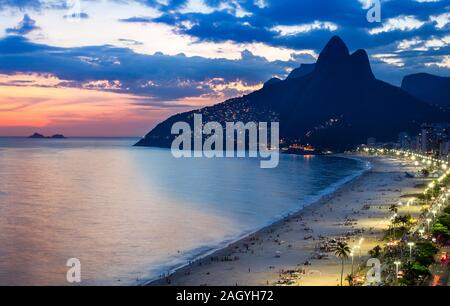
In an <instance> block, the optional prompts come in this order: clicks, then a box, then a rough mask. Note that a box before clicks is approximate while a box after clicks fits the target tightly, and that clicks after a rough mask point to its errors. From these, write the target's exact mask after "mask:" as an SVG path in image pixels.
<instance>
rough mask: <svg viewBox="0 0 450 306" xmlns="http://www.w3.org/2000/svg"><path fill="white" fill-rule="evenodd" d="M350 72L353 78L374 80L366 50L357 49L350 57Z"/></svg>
mask: <svg viewBox="0 0 450 306" xmlns="http://www.w3.org/2000/svg"><path fill="white" fill-rule="evenodd" d="M350 61H351V65H352V72H353V74H354V75H355V76H357V77H358V78H360V79H362V78H365V79H374V78H375V76H374V75H373V72H372V68H371V67H370V61H369V56H368V55H367V52H366V50H363V49H358V50H356V51H355V52H354V53H353V54H352V55H351V56H350Z"/></svg>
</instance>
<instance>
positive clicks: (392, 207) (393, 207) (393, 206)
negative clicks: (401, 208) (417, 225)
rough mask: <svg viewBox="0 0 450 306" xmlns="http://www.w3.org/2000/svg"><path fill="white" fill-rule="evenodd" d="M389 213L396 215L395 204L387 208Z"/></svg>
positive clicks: (396, 207)
mask: <svg viewBox="0 0 450 306" xmlns="http://www.w3.org/2000/svg"><path fill="white" fill-rule="evenodd" d="M389 211H391V212H393V213H395V214H396V213H398V206H397V205H396V204H394V205H391V207H389Z"/></svg>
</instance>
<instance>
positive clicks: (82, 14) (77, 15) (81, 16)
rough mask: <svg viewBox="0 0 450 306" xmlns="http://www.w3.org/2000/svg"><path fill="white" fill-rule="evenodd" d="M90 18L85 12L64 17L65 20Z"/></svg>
mask: <svg viewBox="0 0 450 306" xmlns="http://www.w3.org/2000/svg"><path fill="white" fill-rule="evenodd" d="M88 18H89V15H88V14H87V13H84V12H80V13H72V14H69V15H64V19H88Z"/></svg>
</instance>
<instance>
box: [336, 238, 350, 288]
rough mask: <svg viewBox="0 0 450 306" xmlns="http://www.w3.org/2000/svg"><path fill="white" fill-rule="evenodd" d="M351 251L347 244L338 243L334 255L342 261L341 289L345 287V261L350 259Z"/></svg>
mask: <svg viewBox="0 0 450 306" xmlns="http://www.w3.org/2000/svg"><path fill="white" fill-rule="evenodd" d="M350 253H351V250H350V247H349V246H348V244H347V243H346V242H338V244H337V247H336V250H335V251H334V254H335V255H336V256H337V257H339V258H340V259H341V261H342V269H341V287H342V286H343V277H344V260H346V259H347V258H348V256H349V255H350Z"/></svg>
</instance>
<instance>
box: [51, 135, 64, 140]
mask: <svg viewBox="0 0 450 306" xmlns="http://www.w3.org/2000/svg"><path fill="white" fill-rule="evenodd" d="M50 138H52V139H65V138H66V137H65V136H64V135H62V134H55V135H53V136H52V137H50Z"/></svg>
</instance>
